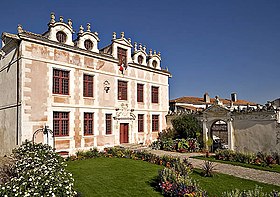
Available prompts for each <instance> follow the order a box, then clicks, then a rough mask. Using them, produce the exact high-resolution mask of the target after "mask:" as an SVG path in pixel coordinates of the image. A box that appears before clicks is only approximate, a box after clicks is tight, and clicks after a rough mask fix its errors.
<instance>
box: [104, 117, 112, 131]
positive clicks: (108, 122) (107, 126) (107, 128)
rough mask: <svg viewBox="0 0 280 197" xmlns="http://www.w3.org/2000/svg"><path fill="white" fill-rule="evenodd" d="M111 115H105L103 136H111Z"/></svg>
mask: <svg viewBox="0 0 280 197" xmlns="http://www.w3.org/2000/svg"><path fill="white" fill-rule="evenodd" d="M112 120H113V119H112V114H105V134H106V135H111V134H112V123H113V121H112Z"/></svg>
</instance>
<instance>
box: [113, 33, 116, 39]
mask: <svg viewBox="0 0 280 197" xmlns="http://www.w3.org/2000/svg"><path fill="white" fill-rule="evenodd" d="M116 37H117V34H116V32H113V40H115V39H116Z"/></svg>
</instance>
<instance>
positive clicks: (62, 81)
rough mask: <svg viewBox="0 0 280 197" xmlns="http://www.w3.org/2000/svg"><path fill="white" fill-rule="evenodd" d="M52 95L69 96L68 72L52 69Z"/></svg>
mask: <svg viewBox="0 0 280 197" xmlns="http://www.w3.org/2000/svg"><path fill="white" fill-rule="evenodd" d="M53 93H54V94H65V95H68V94H69V71H65V70H58V69H53Z"/></svg>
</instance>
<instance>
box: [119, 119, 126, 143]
mask: <svg viewBox="0 0 280 197" xmlns="http://www.w3.org/2000/svg"><path fill="white" fill-rule="evenodd" d="M120 143H121V144H123V143H128V123H121V124H120Z"/></svg>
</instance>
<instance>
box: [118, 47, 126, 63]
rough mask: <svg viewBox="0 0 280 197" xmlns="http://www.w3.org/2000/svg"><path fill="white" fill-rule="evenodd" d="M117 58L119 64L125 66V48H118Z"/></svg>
mask: <svg viewBox="0 0 280 197" xmlns="http://www.w3.org/2000/svg"><path fill="white" fill-rule="evenodd" d="M118 59H119V66H121V65H124V66H126V50H125V49H122V48H118Z"/></svg>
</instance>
